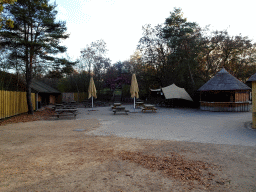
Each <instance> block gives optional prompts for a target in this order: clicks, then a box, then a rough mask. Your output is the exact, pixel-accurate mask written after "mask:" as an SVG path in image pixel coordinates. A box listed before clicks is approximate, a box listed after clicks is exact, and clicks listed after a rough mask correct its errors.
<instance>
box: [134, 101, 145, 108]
mask: <svg viewBox="0 0 256 192" xmlns="http://www.w3.org/2000/svg"><path fill="white" fill-rule="evenodd" d="M135 105H136V108H138V107H142V106H143V105H144V102H142V101H137V102H135Z"/></svg>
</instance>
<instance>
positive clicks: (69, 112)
mask: <svg viewBox="0 0 256 192" xmlns="http://www.w3.org/2000/svg"><path fill="white" fill-rule="evenodd" d="M55 112H56V116H57V117H58V118H59V117H60V116H70V115H74V117H76V113H77V109H74V108H72V109H56V110H55Z"/></svg>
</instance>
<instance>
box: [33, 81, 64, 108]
mask: <svg viewBox="0 0 256 192" xmlns="http://www.w3.org/2000/svg"><path fill="white" fill-rule="evenodd" d="M31 88H32V91H33V92H35V93H36V94H37V102H38V107H37V108H38V109H39V108H40V107H41V106H43V105H49V104H55V103H59V102H60V101H61V92H59V91H58V90H56V89H54V88H52V87H50V86H49V85H46V84H45V83H43V82H41V81H38V80H35V79H33V80H32V83H31Z"/></svg>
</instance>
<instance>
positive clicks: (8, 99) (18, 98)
mask: <svg viewBox="0 0 256 192" xmlns="http://www.w3.org/2000/svg"><path fill="white" fill-rule="evenodd" d="M31 97H32V104H33V109H34V110H35V109H36V96H35V93H32V94H31ZM27 111H28V106H27V97H26V92H16V91H4V90H0V119H3V118H6V117H11V116H14V115H18V114H21V113H26V112H27Z"/></svg>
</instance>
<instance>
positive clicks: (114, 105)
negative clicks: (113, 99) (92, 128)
mask: <svg viewBox="0 0 256 192" xmlns="http://www.w3.org/2000/svg"><path fill="white" fill-rule="evenodd" d="M121 105H122V104H121V103H114V104H113V106H112V107H111V108H112V109H115V108H116V107H120V106H121Z"/></svg>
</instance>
